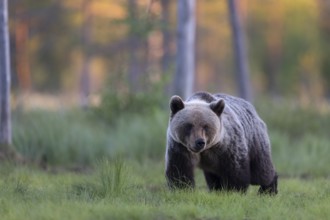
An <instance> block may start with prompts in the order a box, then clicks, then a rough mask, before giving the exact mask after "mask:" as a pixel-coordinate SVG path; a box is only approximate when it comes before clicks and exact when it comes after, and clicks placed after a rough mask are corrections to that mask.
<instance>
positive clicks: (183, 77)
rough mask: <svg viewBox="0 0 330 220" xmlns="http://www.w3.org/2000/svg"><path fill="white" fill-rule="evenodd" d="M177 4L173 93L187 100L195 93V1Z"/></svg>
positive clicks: (190, 0) (189, 0) (181, 1)
mask: <svg viewBox="0 0 330 220" xmlns="http://www.w3.org/2000/svg"><path fill="white" fill-rule="evenodd" d="M177 2H178V6H177V17H178V24H177V52H176V53H177V55H176V73H175V77H174V91H173V92H174V94H176V95H179V96H181V97H183V98H187V97H188V96H189V95H190V94H191V93H192V92H193V86H194V76H195V35H196V33H195V32H196V15H195V0H180V1H177Z"/></svg>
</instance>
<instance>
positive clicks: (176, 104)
mask: <svg viewBox="0 0 330 220" xmlns="http://www.w3.org/2000/svg"><path fill="white" fill-rule="evenodd" d="M170 108H171V111H172V115H174V114H175V113H177V112H178V111H180V110H181V109H183V108H184V103H183V101H182V99H181V98H180V96H177V95H175V96H172V98H171V100H170Z"/></svg>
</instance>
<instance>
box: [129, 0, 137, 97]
mask: <svg viewBox="0 0 330 220" xmlns="http://www.w3.org/2000/svg"><path fill="white" fill-rule="evenodd" d="M127 10H128V17H129V28H130V30H129V31H130V32H129V34H130V36H129V38H131V39H130V42H129V63H128V81H129V86H130V91H131V92H136V91H138V90H139V88H140V81H139V80H140V77H139V75H140V66H139V64H140V63H139V49H140V47H139V46H140V44H139V41H140V39H139V36H138V35H137V30H136V28H137V27H135V25H136V23H135V22H137V19H138V10H137V2H136V0H129V1H128V8H127Z"/></svg>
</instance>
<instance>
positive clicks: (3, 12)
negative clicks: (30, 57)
mask: <svg viewBox="0 0 330 220" xmlns="http://www.w3.org/2000/svg"><path fill="white" fill-rule="evenodd" d="M9 56H10V53H9V33H8V4H7V0H0V91H1V92H0V159H2V158H8V157H10V158H12V157H13V153H14V150H12V149H11V144H12V134H11V116H10V57H9Z"/></svg>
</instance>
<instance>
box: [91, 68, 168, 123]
mask: <svg viewBox="0 0 330 220" xmlns="http://www.w3.org/2000/svg"><path fill="white" fill-rule="evenodd" d="M141 80H142V82H139V83H138V84H141V85H143V86H144V89H143V91H133V89H132V88H131V85H128V83H127V77H126V76H125V74H120V73H119V74H117V76H114V77H110V79H109V80H108V83H107V86H106V88H105V89H104V91H103V93H102V101H101V104H100V106H99V107H96V108H95V109H94V110H95V114H96V115H97V116H98V117H100V118H102V120H106V121H107V122H109V123H113V122H115V121H116V120H117V119H118V118H121V117H125V116H130V115H142V116H147V115H150V114H154V113H156V112H158V111H160V110H161V109H162V108H163V107H164V103H167V98H166V96H164V88H165V85H166V83H167V81H168V78H166V76H164V77H163V79H162V80H161V81H159V82H152V81H151V80H150V79H149V78H148V76H146V77H143V79H141Z"/></svg>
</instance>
